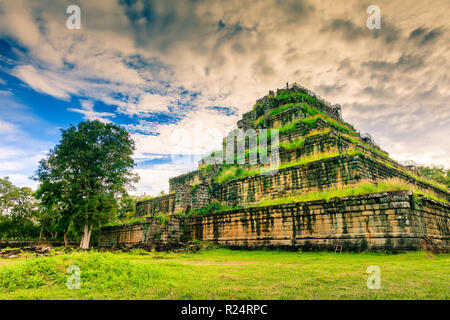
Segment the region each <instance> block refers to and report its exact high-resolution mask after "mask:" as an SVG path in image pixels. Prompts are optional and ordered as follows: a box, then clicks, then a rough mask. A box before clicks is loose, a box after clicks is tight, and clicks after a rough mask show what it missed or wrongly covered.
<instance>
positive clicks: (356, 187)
mask: <svg viewBox="0 0 450 320" xmlns="http://www.w3.org/2000/svg"><path fill="white" fill-rule="evenodd" d="M399 190H411V191H412V192H413V193H414V194H420V195H423V196H425V197H427V198H431V199H434V200H436V201H439V202H443V203H447V204H448V201H447V200H446V199H442V198H439V197H437V196H436V195H435V194H433V193H431V192H428V191H426V190H424V189H421V188H418V187H417V186H415V185H413V184H409V183H406V182H404V181H402V180H400V179H396V178H391V179H384V180H380V181H377V182H370V181H361V182H359V183H356V184H352V185H348V186H347V185H342V186H335V187H333V188H330V189H327V190H319V191H312V192H308V193H303V194H300V195H295V196H290V197H283V198H275V199H263V200H261V201H259V202H258V203H257V204H256V206H258V207H264V206H270V205H277V204H285V203H294V202H306V201H314V200H329V199H331V198H336V197H337V198H342V197H350V196H357V195H361V194H367V193H379V192H388V191H399Z"/></svg>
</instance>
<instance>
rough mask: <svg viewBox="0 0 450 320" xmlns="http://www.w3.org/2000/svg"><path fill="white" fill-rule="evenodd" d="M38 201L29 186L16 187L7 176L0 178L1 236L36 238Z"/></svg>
mask: <svg viewBox="0 0 450 320" xmlns="http://www.w3.org/2000/svg"><path fill="white" fill-rule="evenodd" d="M38 212H39V210H38V201H36V199H35V198H34V197H33V191H32V190H31V189H30V188H28V187H22V188H19V187H16V186H14V185H13V184H12V182H11V181H9V179H8V178H7V177H6V178H4V179H0V236H1V237H4V238H22V239H23V238H35V237H36V236H37V233H38V230H39V227H38V221H37V219H36V217H37V215H38Z"/></svg>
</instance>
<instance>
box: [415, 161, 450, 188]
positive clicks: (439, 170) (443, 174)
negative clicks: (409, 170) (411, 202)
mask: <svg viewBox="0 0 450 320" xmlns="http://www.w3.org/2000/svg"><path fill="white" fill-rule="evenodd" d="M417 168H418V169H419V172H420V173H421V174H422V175H423V176H424V177H426V178H429V179H432V180H434V181H437V182H439V183H442V184H444V185H446V186H447V188H450V169H444V167H442V166H437V165H431V166H418V167H417Z"/></svg>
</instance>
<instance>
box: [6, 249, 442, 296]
mask: <svg viewBox="0 0 450 320" xmlns="http://www.w3.org/2000/svg"><path fill="white" fill-rule="evenodd" d="M139 253H142V255H141V254H139ZM6 261H8V263H6ZM69 265H77V266H79V268H80V270H81V288H80V289H72V290H70V289H68V288H67V287H66V281H67V279H68V277H69V275H68V274H66V273H65V271H66V269H67V267H68V266H69ZM370 265H377V266H379V267H380V269H381V289H379V290H370V289H368V288H367V286H366V281H367V278H368V276H369V275H368V274H367V273H366V269H367V267H368V266H370ZM449 267H450V255H449V254H441V255H432V254H429V253H426V252H414V253H405V254H397V255H392V254H384V253H342V254H334V253H320V252H313V253H295V252H279V251H232V250H227V249H215V250H205V251H200V252H199V253H189V254H187V253H168V254H167V253H145V252H140V251H135V252H133V253H97V252H90V253H71V254H65V255H59V256H53V257H48V258H42V257H41V258H32V257H29V258H27V259H23V258H22V259H17V262H16V261H15V260H14V259H8V260H4V259H3V260H0V298H2V299H449V298H450V280H449V273H450V272H449V271H450V268H449Z"/></svg>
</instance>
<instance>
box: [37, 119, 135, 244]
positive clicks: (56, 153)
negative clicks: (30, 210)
mask: <svg viewBox="0 0 450 320" xmlns="http://www.w3.org/2000/svg"><path fill="white" fill-rule="evenodd" d="M134 149H135V146H134V142H133V140H132V139H131V136H130V134H129V133H128V132H127V131H125V130H124V129H122V128H121V127H119V126H117V125H114V124H104V123H101V122H100V121H86V122H81V123H79V124H78V125H77V126H71V127H70V128H69V129H67V130H62V139H61V141H60V143H59V144H58V145H56V147H55V148H54V149H52V150H50V152H49V154H48V157H46V158H45V159H43V160H41V161H40V166H39V168H38V170H37V171H36V175H35V179H36V180H38V181H39V182H40V183H41V185H40V187H39V190H38V192H37V196H38V198H40V199H42V201H43V204H44V205H45V206H47V207H51V206H56V207H58V208H59V210H60V212H61V214H62V215H63V219H61V221H64V228H67V227H68V225H70V223H73V225H74V226H76V227H77V229H78V230H79V231H80V232H81V230H83V237H82V242H81V247H83V248H87V247H88V246H89V238H90V235H91V232H92V230H93V229H94V228H96V227H97V226H99V225H100V224H102V223H106V222H108V221H111V220H112V219H113V218H114V216H115V215H116V212H117V207H118V205H117V199H116V197H117V196H118V195H122V196H126V189H127V188H128V187H130V186H131V183H133V182H136V181H137V180H138V177H137V176H136V175H135V174H133V173H132V171H131V170H132V169H133V167H134V161H133V158H132V154H133V152H134Z"/></svg>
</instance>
